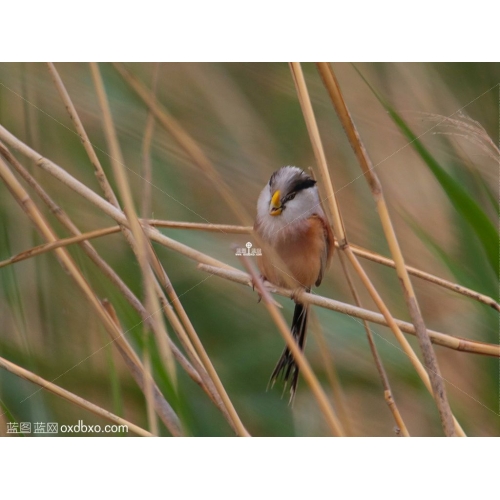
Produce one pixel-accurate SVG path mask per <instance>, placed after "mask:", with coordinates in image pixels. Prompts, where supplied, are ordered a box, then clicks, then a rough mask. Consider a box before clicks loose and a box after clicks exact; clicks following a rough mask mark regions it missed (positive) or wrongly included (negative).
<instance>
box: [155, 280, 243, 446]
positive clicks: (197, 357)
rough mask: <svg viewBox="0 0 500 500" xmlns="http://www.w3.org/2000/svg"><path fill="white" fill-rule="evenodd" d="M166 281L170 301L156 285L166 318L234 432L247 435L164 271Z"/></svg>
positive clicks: (165, 285)
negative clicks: (215, 393)
mask: <svg viewBox="0 0 500 500" xmlns="http://www.w3.org/2000/svg"><path fill="white" fill-rule="evenodd" d="M164 278H165V280H166V282H165V284H164V288H165V290H166V291H167V295H168V297H169V299H170V303H169V302H168V300H167V297H166V296H165V294H164V293H163V290H162V289H161V287H160V286H159V285H157V293H158V296H159V298H160V302H161V304H162V306H163V310H164V312H165V314H166V315H167V318H168V319H169V321H170V322H171V323H172V325H173V326H174V330H175V331H176V332H178V335H179V339H180V341H181V342H182V344H183V345H184V347H185V348H186V349H187V350H188V353H192V357H191V360H192V362H193V364H194V365H195V366H196V367H198V366H200V368H199V370H198V371H199V373H200V374H203V375H204V374H205V373H206V374H207V376H208V377H209V378H210V381H211V382H212V384H213V385H214V387H215V390H216V391H217V393H218V395H219V398H220V401H221V402H222V404H220V406H219V407H220V409H221V411H222V412H223V413H224V415H225V416H226V417H227V418H228V422H229V423H230V424H231V426H232V427H233V429H234V430H235V431H236V433H237V434H238V435H239V436H241V437H249V436H250V434H249V432H248V431H247V429H246V428H245V426H244V425H243V423H242V421H241V419H240V417H239V415H238V413H237V411H236V409H235V407H234V405H233V403H232V401H231V399H230V398H229V395H228V393H227V391H226V389H225V387H224V385H223V384H222V381H221V380H220V378H219V375H218V374H217V371H216V370H215V367H214V366H213V364H212V361H211V360H210V356H209V355H208V354H207V352H206V350H205V348H204V346H203V343H202V342H201V340H200V338H199V337H198V334H197V333H196V330H195V329H194V327H193V325H192V323H191V320H190V319H189V316H188V315H187V314H186V311H185V310H184V308H183V307H182V304H181V302H180V300H179V297H178V296H177V294H176V292H175V289H174V287H173V286H172V284H171V283H170V279H169V278H168V276H167V274H166V273H165V276H164ZM170 304H173V307H174V308H175V311H176V312H177V315H178V316H177V315H176V314H175V312H174V311H173V309H172V306H171V305H170Z"/></svg>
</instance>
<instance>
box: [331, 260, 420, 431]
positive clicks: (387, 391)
mask: <svg viewBox="0 0 500 500" xmlns="http://www.w3.org/2000/svg"><path fill="white" fill-rule="evenodd" d="M339 258H340V264H341V266H342V270H343V271H344V276H345V277H346V281H347V284H348V286H349V289H350V290H351V294H352V296H353V298H354V301H355V302H356V305H357V306H358V307H362V306H361V299H360V297H359V294H358V292H357V290H356V287H355V286H354V282H353V281H352V277H351V275H350V273H349V269H348V268H347V266H346V263H345V262H344V257H343V256H342V253H340V254H339ZM363 326H364V328H365V332H366V337H367V339H368V344H369V345H370V350H371V352H372V356H373V359H374V361H375V366H376V367H377V371H378V374H379V376H380V381H381V382H382V386H383V388H384V399H385V401H386V403H387V405H388V406H389V409H390V410H391V413H392V416H393V418H394V421H395V422H396V425H397V426H398V428H399V430H400V431H401V434H402V435H403V436H405V437H410V433H409V432H408V428H407V427H406V424H405V423H404V420H403V417H402V416H401V413H400V411H399V409H398V407H397V405H396V401H395V400H394V397H393V395H392V390H391V385H390V383H389V377H388V376H387V372H386V371H385V368H384V364H383V363H382V359H381V357H380V355H379V353H378V350H377V346H376V345H375V341H374V339H373V335H372V331H371V330H370V327H369V326H368V322H367V321H366V320H363Z"/></svg>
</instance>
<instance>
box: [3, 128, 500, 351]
mask: <svg viewBox="0 0 500 500" xmlns="http://www.w3.org/2000/svg"><path fill="white" fill-rule="evenodd" d="M0 138H1V139H3V140H4V141H5V142H7V143H9V144H10V145H11V146H12V147H13V148H14V149H17V150H18V151H20V152H21V153H22V154H24V155H25V156H27V157H28V158H29V159H31V160H33V161H35V162H36V164H37V165H38V166H39V167H40V168H41V169H43V170H45V171H46V172H48V173H50V174H51V175H53V176H54V177H56V178H57V179H58V180H60V181H61V182H63V183H64V184H66V185H67V186H68V187H70V188H71V189H73V190H74V191H75V192H76V193H78V194H80V195H81V196H83V197H84V198H85V199H87V201H90V202H91V203H93V204H94V205H95V206H96V207H98V208H99V209H100V210H102V211H103V212H104V213H106V214H107V215H109V216H110V217H112V218H113V219H115V220H116V221H117V222H120V223H122V224H126V223H127V221H126V219H125V217H124V216H123V213H122V212H121V211H118V210H116V208H115V207H114V206H112V205H111V204H110V203H108V202H106V201H105V200H103V199H102V198H101V197H100V196H98V195H97V194H96V193H94V191H92V190H91V189H89V188H88V187H87V186H85V185H83V184H82V183H81V182H79V181H78V180H76V179H75V178H74V177H72V176H71V175H69V174H68V173H67V172H66V171H65V170H63V169H62V168H61V167H59V166H58V165H56V164H55V163H53V162H52V161H50V160H48V159H47V158H44V157H41V156H40V155H39V154H38V153H37V152H36V151H34V150H33V149H31V148H30V147H29V146H27V145H26V144H24V143H23V142H22V141H20V140H19V139H17V138H16V137H15V136H13V135H12V134H11V133H10V132H8V131H7V130H6V129H5V128H4V127H2V126H1V125H0ZM5 151H6V150H5V148H3V149H2V147H1V144H0V152H2V154H3V153H5ZM57 213H58V211H56V214H57ZM145 230H146V233H147V234H148V237H149V238H151V239H153V240H154V241H156V242H158V243H160V244H161V245H164V246H165V247H167V248H170V249H172V250H174V251H176V252H179V253H181V254H182V255H184V256H186V257H188V258H190V259H192V260H194V261H196V262H198V263H201V264H206V265H208V266H212V268H213V271H211V272H212V273H213V274H217V273H219V275H220V273H221V272H222V271H223V270H226V271H235V272H236V273H238V271H236V270H235V269H234V268H232V267H231V266H229V265H227V264H225V263H224V262H221V261H219V260H217V259H214V258H213V257H210V256H209V255H207V254H205V253H203V252H200V251H198V250H195V249H193V248H191V247H189V246H187V245H184V244H182V243H179V242H177V241H175V240H172V239H171V238H168V237H166V236H165V235H163V234H161V233H160V232H158V231H157V230H155V229H153V228H151V227H150V226H145ZM239 276H241V273H240V275H239ZM239 282H241V283H243V284H247V282H248V280H246V279H243V280H241V278H240V281H239ZM282 295H283V296H286V297H291V295H290V294H288V295H287V294H286V293H282ZM304 297H308V295H307V294H306V295H304ZM315 297H320V296H317V295H312V296H311V297H308V298H309V299H310V302H309V303H311V304H315V305H319V306H320V307H326V308H328V309H332V310H335V311H339V312H342V313H344V314H350V315H352V316H355V317H359V318H362V319H363V318H365V319H367V320H368V321H370V322H374V323H378V324H381V325H388V323H387V321H386V319H385V318H384V317H383V316H382V315H380V314H377V313H372V312H371V311H366V310H364V309H359V308H357V307H355V306H350V305H348V304H343V303H341V302H338V301H334V300H332V299H326V298H324V297H321V300H318V301H316V300H315ZM136 300H137V299H136ZM131 303H134V302H133V301H132V302H131ZM136 305H137V304H136ZM396 323H397V327H399V328H400V329H401V330H402V331H404V332H406V333H410V334H415V330H414V327H413V326H412V325H409V324H408V323H404V322H401V321H399V320H396ZM430 334H431V337H432V338H433V341H434V342H435V343H437V344H440V345H443V346H445V347H449V348H452V349H456V350H462V351H468V352H477V353H480V354H486V355H490V356H495V357H499V356H500V354H499V353H500V347H499V346H497V345H492V344H486V343H482V342H474V341H470V340H467V339H461V338H457V337H451V336H449V335H445V334H442V333H439V332H433V331H430Z"/></svg>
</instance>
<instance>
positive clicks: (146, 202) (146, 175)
mask: <svg viewBox="0 0 500 500" xmlns="http://www.w3.org/2000/svg"><path fill="white" fill-rule="evenodd" d="M158 66H159V63H156V67H155V72H154V77H153V92H154V91H155V89H156V82H157V78H158ZM154 125H155V120H154V116H153V115H152V114H151V113H150V114H149V116H148V120H147V123H146V131H145V134H144V141H143V151H142V155H143V157H142V170H143V179H144V181H143V183H142V195H141V197H142V204H141V216H142V217H148V215H149V213H150V212H151V179H152V171H151V156H150V147H151V141H152V139H153V131H154ZM148 333H149V332H148V331H147V330H146V328H144V327H143V337H144V339H145V342H146V348H145V349H144V366H146V367H149V366H150V357H151V356H150V352H149V335H148ZM150 397H151V396H150ZM146 401H147V404H148V416H149V419H150V428H151V429H152V428H153V427H152V426H153V425H156V418H155V413H154V408H153V407H152V406H151V404H150V400H148V399H147V400H146Z"/></svg>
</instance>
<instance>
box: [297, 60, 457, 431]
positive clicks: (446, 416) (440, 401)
mask: <svg viewBox="0 0 500 500" xmlns="http://www.w3.org/2000/svg"><path fill="white" fill-rule="evenodd" d="M290 69H291V72H292V76H293V79H294V83H295V87H296V90H297V95H298V97H299V102H300V104H301V107H302V112H303V115H304V119H305V121H306V124H307V129H308V131H309V136H310V139H311V143H312V145H313V150H314V154H315V157H316V161H317V163H318V167H319V171H320V175H321V177H322V180H323V183H324V185H325V187H326V190H327V194H328V197H327V199H326V200H327V201H328V205H327V206H328V207H329V212H330V213H331V214H333V219H334V222H335V224H334V226H333V230H334V233H335V235H336V237H337V239H338V241H339V245H340V249H341V250H343V251H345V252H346V254H347V256H348V257H349V260H350V261H351V264H352V265H353V266H354V269H355V270H356V272H357V273H358V274H359V275H360V277H361V278H362V281H363V283H364V285H365V286H366V287H367V290H368V291H369V293H370V295H371V296H372V299H373V300H374V301H375V303H376V304H377V307H378V308H379V309H380V311H381V312H382V314H383V315H384V317H385V318H386V321H387V322H388V324H389V326H390V328H391V330H392V331H393V333H394V334H395V336H396V338H397V339H398V341H399V342H403V343H402V344H401V345H402V347H403V349H404V350H405V352H406V354H407V355H408V356H409V357H410V360H411V362H412V364H413V365H414V367H415V369H416V370H417V373H418V374H419V376H420V377H421V378H422V380H423V381H424V384H425V385H426V387H427V389H428V390H429V391H430V393H431V394H432V395H433V396H434V395H435V390H434V387H433V385H432V384H430V383H429V376H428V374H427V372H425V370H424V369H423V367H422V365H421V363H420V361H419V360H418V358H417V356H416V355H415V353H414V352H413V349H412V348H411V346H410V344H409V343H408V341H407V340H406V339H405V338H404V336H403V335H402V333H401V331H400V330H399V328H398V327H397V325H396V323H395V322H394V318H393V317H392V315H391V314H390V312H389V309H388V308H387V307H386V306H385V304H384V303H383V301H382V299H381V297H380V295H379V294H378V292H377V291H376V289H375V287H374V286H373V285H372V283H371V282H370V280H369V278H368V275H367V274H366V273H365V271H364V269H363V268H362V266H361V265H360V264H359V262H358V260H357V258H356V256H355V255H354V254H353V252H352V250H351V249H350V247H349V244H348V242H347V237H346V234H345V230H344V226H343V222H342V218H341V215H340V209H339V206H338V202H337V199H336V196H335V190H334V188H333V183H332V180H331V178H330V173H329V171H328V165H327V162H326V157H325V154H324V149H323V145H322V141H321V137H320V134H319V130H318V126H317V124H316V118H315V116H314V111H313V109H312V104H311V99H310V97H309V92H308V90H307V86H306V83H305V79H304V74H303V72H302V67H301V65H300V63H290ZM395 262H396V265H398V263H397V261H395ZM415 328H416V329H417V330H418V331H421V330H422V328H421V324H420V323H419V324H418V326H417V325H416V326H415ZM432 354H434V352H433V351H432ZM437 379H439V382H440V386H441V387H442V389H443V390H444V384H443V382H442V380H441V379H440V378H439V377H438V376H436V374H435V373H433V375H432V380H433V381H434V382H435V381H436V380H437ZM434 382H433V383H434ZM435 400H436V405H437V406H438V410H439V412H440V416H441V418H442V422H443V426H444V430H445V433H446V435H452V434H454V433H455V431H456V432H457V433H463V431H462V429H461V428H460V425H459V424H458V422H457V421H456V419H455V420H454V417H453V416H452V415H451V413H450V411H451V410H450V411H447V407H446V404H445V403H447V399H446V393H444V396H443V392H440V393H438V397H437V398H436V397H435ZM448 410H449V407H448ZM443 412H444V413H443ZM453 423H455V425H454V426H453V425H452V424H453ZM450 425H451V427H450Z"/></svg>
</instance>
